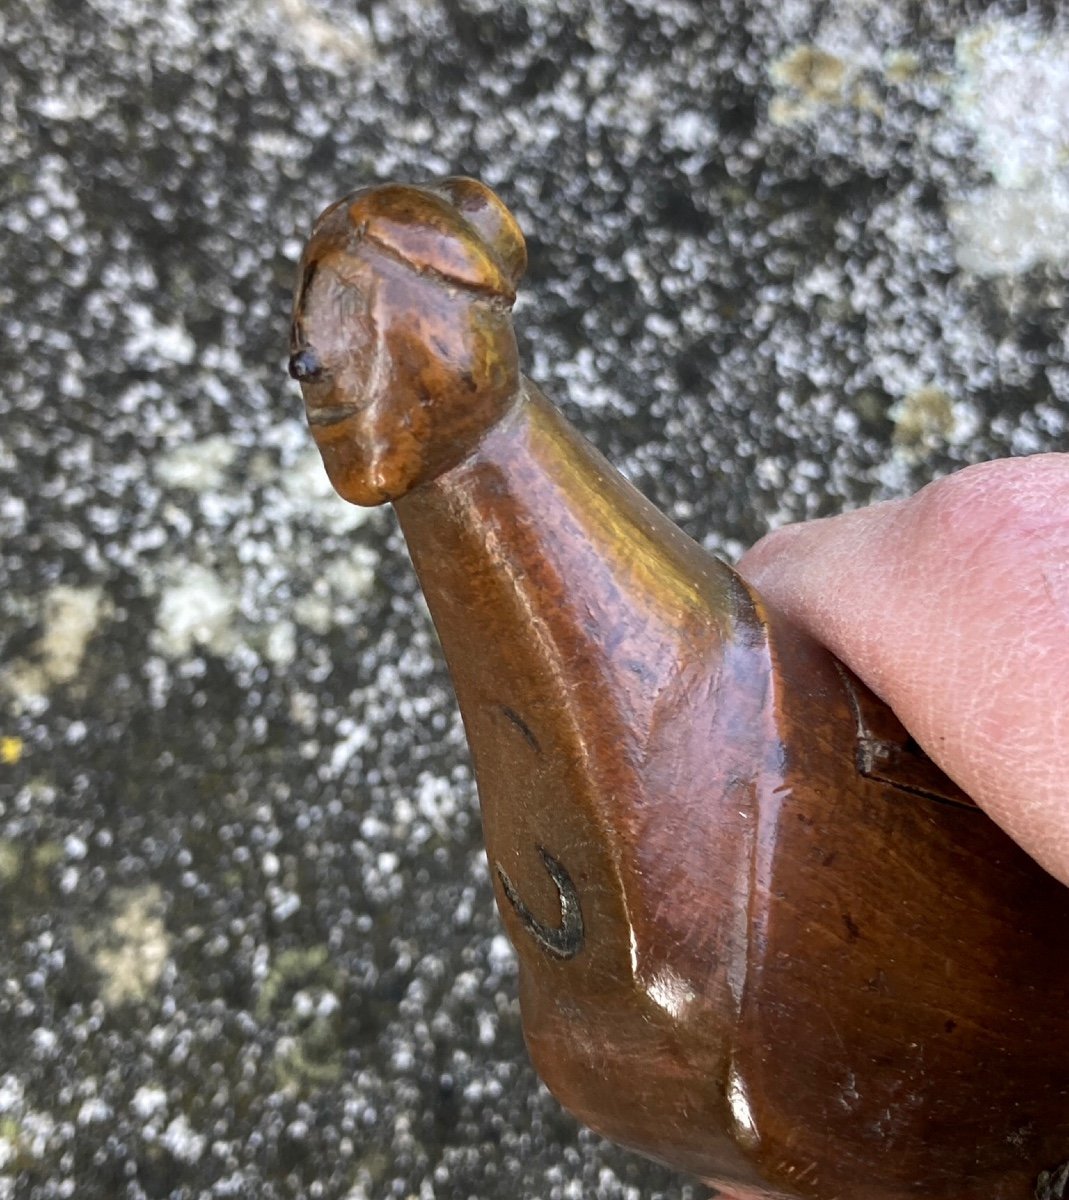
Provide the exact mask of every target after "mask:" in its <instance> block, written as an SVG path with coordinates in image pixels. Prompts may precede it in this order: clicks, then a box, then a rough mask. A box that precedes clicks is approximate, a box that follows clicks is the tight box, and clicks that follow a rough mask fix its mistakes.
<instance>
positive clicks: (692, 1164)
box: [291, 179, 1069, 1200]
mask: <svg viewBox="0 0 1069 1200" xmlns="http://www.w3.org/2000/svg"><path fill="white" fill-rule="evenodd" d="M525 261H526V257H525V252H524V248H523V239H522V235H521V234H520V231H519V229H518V227H517V226H516V223H515V221H514V220H513V218H512V217H511V215H510V214H509V213H508V212H507V210H506V209H505V208H504V206H503V205H502V204H501V202H500V201H499V200H498V199H497V197H496V196H494V195H493V193H492V192H490V191H489V190H488V189H486V188H485V187H483V186H482V185H481V184H478V183H476V182H474V181H472V180H465V179H449V180H443V181H440V182H437V183H434V184H428V185H424V186H421V187H406V186H401V185H397V184H388V185H383V186H381V187H376V188H369V189H364V190H362V191H359V192H356V193H353V194H352V195H351V196H347V197H345V198H344V199H343V200H341V201H339V202H338V203H337V204H335V205H333V206H331V207H330V208H329V209H327V210H326V212H325V213H324V214H323V215H322V216H321V217H320V218H319V220H318V221H317V223H316V225H315V228H314V230H313V232H312V236H311V239H310V241H309V243H308V246H307V249H306V250H305V253H304V257H303V259H302V262H301V268H300V275H299V279H298V286H297V293H296V297H295V301H294V318H293V330H292V344H291V355H292V357H291V372H292V373H293V374H294V376H295V377H297V378H299V379H300V381H301V384H302V389H303V392H304V397H305V401H306V405H307V410H308V419H309V423H310V427H311V430H312V433H313V435H314V437H315V440H316V443H317V445H318V446H319V449H320V451H321V452H322V455H323V459H324V463H325V464H326V468H327V471H328V473H329V475H330V478H331V480H332V482H333V484H334V486H335V488H336V489H337V490H338V492H339V493H340V494H341V495H342V496H343V497H345V498H346V499H348V500H352V501H354V502H356V503H360V504H377V503H382V502H385V501H392V502H393V504H394V506H395V508H396V511H397V515H398V517H399V519H400V521H401V525H402V528H403V530H404V533H405V537H406V539H407V542H408V546H409V549H410V551H411V554H412V560H413V562H414V564H415V567H416V570H417V572H418V574H419V578H420V582H421V584H422V586H423V590H424V592H425V594H426V597H427V602H428V604H429V606H430V611H431V614H432V616H433V619H434V623H435V627H436V629H437V631H438V635H439V637H440V639H441V643H442V647H443V650H444V652H445V656H446V660H447V662H448V664H449V669H450V672H451V674H452V677H453V681H454V685H455V688H456V693H457V698H458V701H459V703H460V708H461V712H462V714H463V717H464V723H465V728H466V730H467V735H468V740H469V744H470V747H471V754H472V759H473V761H474V766H475V774H476V778H477V781H478V788H479V796H480V800H481V805H482V812H483V821H484V830H485V837H486V846H487V853H488V856H489V860H490V864H491V868H492V875H493V880H494V887H495V891H496V896H497V902H498V906H499V908H500V910H501V915H502V919H503V921H504V923H505V926H506V928H507V930H508V933H509V936H510V937H511V939H512V941H513V944H514V945H515V947H516V951H517V954H518V957H519V963H520V998H521V1004H522V1012H523V1022H524V1030H525V1034H526V1039H527V1044H528V1047H529V1049H530V1052H531V1055H532V1058H533V1059H534V1062H535V1065H536V1067H537V1069H538V1071H539V1073H540V1074H541V1075H542V1077H543V1079H544V1080H545V1081H546V1083H547V1084H548V1086H549V1087H550V1089H551V1090H552V1091H553V1093H554V1094H555V1095H556V1096H557V1097H558V1098H559V1099H560V1101H561V1102H562V1103H563V1104H564V1105H566V1106H567V1107H568V1108H569V1109H571V1110H572V1111H573V1112H574V1113H575V1114H576V1115H577V1116H579V1117H580V1118H581V1119H582V1120H583V1121H585V1122H587V1123H588V1124H589V1125H591V1126H592V1127H593V1128H595V1129H597V1130H598V1131H600V1132H602V1133H604V1134H605V1135H607V1136H608V1137H611V1138H613V1139H615V1140H617V1141H619V1142H622V1143H623V1144H625V1145H627V1146H631V1147H633V1148H635V1149H636V1150H639V1151H641V1152H643V1153H645V1154H647V1155H650V1156H652V1157H654V1158H657V1159H661V1160H663V1161H665V1162H667V1163H670V1164H672V1165H673V1166H676V1167H679V1168H682V1169H684V1170H686V1171H690V1172H693V1173H695V1174H697V1175H699V1176H701V1177H703V1178H704V1179H706V1180H709V1181H711V1182H714V1183H715V1184H717V1185H718V1186H720V1187H722V1188H724V1190H725V1191H727V1192H728V1193H729V1194H732V1195H736V1196H739V1197H766V1198H771V1197H810V1198H813V1200H904V1198H906V1197H920V1198H927V1200H1029V1198H1030V1197H1032V1196H1033V1193H1034V1191H1035V1189H1036V1188H1037V1186H1039V1187H1040V1188H1043V1187H1046V1188H1048V1190H1049V1189H1050V1187H1051V1180H1052V1179H1055V1178H1056V1175H1057V1169H1058V1166H1059V1164H1060V1163H1061V1162H1062V1161H1064V1160H1065V1159H1066V1158H1069V955H1067V953H1066V946H1067V941H1069V890H1067V889H1065V888H1063V887H1062V886H1061V885H1060V884H1058V883H1057V882H1056V881H1055V880H1053V879H1052V878H1051V877H1050V876H1048V875H1047V874H1045V873H1044V872H1043V871H1042V870H1041V869H1040V868H1039V867H1038V866H1036V865H1035V864H1034V863H1033V862H1032V860H1031V859H1029V858H1028V857H1027V856H1026V855H1025V854H1024V853H1023V852H1022V851H1021V850H1020V849H1018V848H1017V846H1016V845H1014V844H1013V843H1012V842H1011V841H1010V840H1009V839H1008V838H1007V837H1006V836H1005V835H1004V834H1003V833H1002V832H1001V831H1000V830H999V829H998V828H997V827H996V826H995V825H994V824H993V823H992V822H991V821H990V820H989V819H988V818H987V817H986V816H985V815H984V813H982V812H981V811H980V810H979V809H977V808H976V806H975V805H974V804H973V803H972V802H971V801H970V800H969V799H968V797H967V796H965V795H964V794H963V793H962V792H961V791H960V790H959V789H958V788H957V787H956V786H955V785H954V784H953V783H952V782H951V781H950V780H948V779H947V778H946V777H945V776H943V775H942V774H941V773H940V772H939V771H938V770H937V769H936V768H935V767H934V766H933V765H932V763H931V762H930V761H929V760H928V759H927V758H925V757H924V755H923V754H922V753H921V752H920V750H919V749H918V748H917V747H916V746H915V745H914V744H913V743H912V741H911V740H910V739H909V737H908V735H907V734H906V732H905V730H903V728H902V727H901V725H900V724H899V722H898V721H897V719H896V718H895V717H894V715H893V714H892V713H891V712H890V710H888V709H887V708H886V706H885V705H883V704H882V702H881V701H880V700H878V699H877V698H876V697H875V696H874V695H872V693H870V692H869V691H868V690H867V689H866V688H865V687H864V686H863V685H862V684H861V683H860V682H859V681H858V680H857V679H856V678H854V677H853V676H852V675H851V674H850V672H849V671H847V670H846V669H845V668H844V667H843V666H842V665H841V664H840V663H838V662H837V661H836V660H835V659H834V658H833V657H832V656H831V655H830V654H829V653H828V652H827V651H826V650H824V649H823V648H822V647H820V646H819V645H817V644H816V643H814V642H813V641H812V640H811V639H810V638H808V637H807V636H806V635H804V634H802V633H801V632H800V631H798V630H797V629H795V628H793V627H792V626H790V625H789V624H788V623H787V622H786V621H785V620H784V619H783V618H782V617H781V616H780V615H779V614H778V613H777V612H775V611H774V610H772V609H771V608H770V607H769V606H768V605H767V604H765V602H764V601H763V600H762V599H761V597H760V596H759V595H757V594H756V593H755V592H754V590H753V589H752V588H750V587H749V586H748V585H747V584H746V583H745V582H744V581H743V580H742V579H741V578H740V577H739V576H738V575H737V574H736V573H735V572H734V571H733V570H731V568H730V567H728V566H726V565H725V564H724V563H722V562H720V561H718V560H717V559H716V558H714V557H713V556H712V555H710V554H708V553H707V552H705V551H704V550H703V549H702V548H701V547H699V546H698V545H697V544H696V543H694V542H693V541H691V540H690V539H689V538H687V537H686V536H685V535H684V534H683V533H682V532H681V531H680V530H679V529H678V528H677V527H676V526H674V525H673V524H672V523H671V522H670V521H669V520H668V519H667V518H666V517H664V516H663V515H662V514H661V513H660V512H658V511H657V510H656V509H655V508H654V507H653V506H652V505H651V504H650V503H649V502H648V501H647V500H645V499H644V498H643V497H642V496H641V495H640V494H639V493H638V492H637V491H636V490H635V489H634V488H632V487H631V486H630V485H629V484H627V483H626V482H625V481H624V480H623V479H622V477H621V476H620V475H619V474H618V473H617V472H616V471H615V470H614V469H613V468H612V466H610V465H609V463H608V462H606V460H605V459H604V458H602V457H601V455H600V454H598V453H597V451H595V450H594V449H593V448H592V447H591V446H590V445H589V444H588V443H587V442H586V441H584V440H583V439H582V438H581V437H580V436H579V435H578V434H577V433H576V431H575V430H574V429H573V428H572V427H571V426H570V425H569V424H568V423H567V421H565V420H564V418H563V417H562V416H561V415H560V413H558V412H557V411H556V410H555V409H554V408H553V407H552V406H551V405H550V404H549V402H548V401H547V400H546V399H545V398H544V397H543V396H542V394H541V393H540V392H539V391H538V389H537V388H536V387H535V386H534V385H533V384H532V383H530V382H529V381H528V380H526V379H525V378H523V376H522V375H521V374H520V372H519V368H518V365H517V356H516V343H515V339H514V335H513V331H512V326H511V320H510V311H509V310H510V307H511V304H512V301H513V299H514V295H515V287H516V283H517V281H518V279H519V276H520V275H521V274H522V271H523V268H524V265H525ZM1042 1172H1047V1175H1046V1176H1042V1177H1041V1173H1042ZM1054 1194H1055V1193H1054V1192H1053V1191H1052V1192H1051V1195H1054Z"/></svg>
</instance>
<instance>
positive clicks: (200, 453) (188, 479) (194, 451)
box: [156, 434, 237, 492]
mask: <svg viewBox="0 0 1069 1200" xmlns="http://www.w3.org/2000/svg"><path fill="white" fill-rule="evenodd" d="M236 453H237V451H236V450H235V449H234V446H233V444H232V443H231V442H230V441H228V440H227V438H225V437H223V436H222V435H221V434H217V435H216V436H215V437H208V438H204V439H203V440H201V441H199V442H193V443H191V444H190V445H187V446H179V447H177V448H176V449H174V450H172V451H171V453H170V454H167V455H165V456H164V457H163V458H161V459H160V460H159V462H157V464H156V478H157V479H159V481H160V482H161V483H162V484H164V485H165V486H167V487H181V488H189V489H190V490H191V491H194V492H207V491H211V490H213V489H215V488H219V487H222V485H223V483H224V482H225V480H226V473H227V470H228V468H229V467H230V465H231V463H233V461H234V457H235V455H236Z"/></svg>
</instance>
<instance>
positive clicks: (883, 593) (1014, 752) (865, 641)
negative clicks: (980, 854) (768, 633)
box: [739, 454, 1069, 884]
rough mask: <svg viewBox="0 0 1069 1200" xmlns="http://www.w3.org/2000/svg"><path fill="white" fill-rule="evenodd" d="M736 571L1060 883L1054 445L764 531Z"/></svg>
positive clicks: (1066, 560)
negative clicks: (869, 693) (833, 658)
mask: <svg viewBox="0 0 1069 1200" xmlns="http://www.w3.org/2000/svg"><path fill="white" fill-rule="evenodd" d="M739 571H740V573H741V574H742V575H743V576H744V577H745V578H746V579H747V580H748V581H749V582H750V583H752V584H753V585H754V586H755V587H757V588H758V589H759V590H760V591H761V592H762V593H763V594H764V595H765V596H766V597H767V598H768V599H769V600H771V601H772V602H773V603H774V604H775V605H777V607H779V608H780V609H781V610H782V611H783V612H785V613H786V614H787V616H788V617H790V619H791V620H793V621H795V622H796V623H797V624H799V625H801V626H802V627H803V628H804V629H806V630H807V631H808V632H809V633H811V634H812V635H813V636H814V637H815V638H816V639H817V640H818V641H820V642H822V643H823V644H824V645H826V646H828V647H829V648H830V649H831V650H832V651H833V652H834V653H835V654H836V655H837V656H838V657H839V658H841V659H842V660H843V661H844V662H845V663H846V664H847V665H848V666H849V667H850V668H851V669H852V670H854V671H855V672H856V673H857V674H858V675H859V676H860V677H861V678H862V679H863V680H864V681H865V682H866V683H867V684H868V685H869V686H870V687H871V688H872V689H873V690H874V691H875V692H876V693H877V694H878V695H880V696H881V697H882V698H883V699H884V700H886V701H887V702H888V703H889V704H890V705H891V707H892V708H893V709H894V710H895V712H896V713H897V714H898V716H899V717H900V719H901V720H902V722H903V723H904V724H905V725H906V727H907V728H908V729H909V730H910V732H911V733H912V734H913V736H914V737H915V738H916V739H917V741H918V742H919V743H920V744H921V746H923V748H924V749H925V750H926V751H927V753H928V754H929V755H930V757H931V758H932V759H934V761H935V762H936V763H938V764H939V765H940V766H941V767H942V768H943V770H945V771H946V772H947V774H948V775H950V777H951V778H952V779H954V780H955V782H957V783H958V784H960V785H961V787H963V788H964V789H965V791H967V792H968V793H969V795H970V796H972V797H973V798H974V799H975V800H976V801H977V803H978V804H980V805H981V806H982V807H983V808H984V809H986V811H987V812H988V813H989V814H990V816H991V817H992V818H994V820H996V821H997V822H998V823H999V824H1000V825H1001V826H1002V827H1003V828H1004V829H1005V830H1006V831H1007V833H1009V834H1010V836H1011V837H1013V838H1014V839H1015V840H1016V841H1017V842H1018V843H1019V844H1020V845H1021V846H1022V847H1023V848H1024V849H1025V850H1027V851H1028V853H1029V854H1031V855H1032V856H1033V857H1034V858H1035V859H1036V860H1037V861H1038V862H1039V863H1041V864H1042V866H1044V867H1045V868H1046V869H1047V870H1048V871H1049V872H1050V873H1051V874H1052V875H1054V876H1055V877H1056V878H1057V879H1060V880H1061V881H1062V882H1063V883H1066V884H1069V454H1041V455H1035V456H1033V457H1029V458H1016V459H1005V460H1002V461H997V462H990V463H983V464H981V465H979V466H974V467H969V468H966V469H965V470H963V471H960V472H959V473H957V474H955V475H951V476H948V477H947V478H945V479H941V480H938V481H937V482H935V483H933V484H930V485H929V486H928V487H926V488H924V489H923V490H922V491H920V492H918V493H917V494H916V495H915V496H912V497H910V498H908V499H905V500H892V501H887V502H885V503H882V504H876V505H873V506H872V507H871V508H866V509H862V510H859V511H857V512H851V513H846V514H844V515H842V516H837V517H831V518H828V519H826V520H822V521H813V522H810V523H807V524H801V525H793V526H788V527H786V528H783V529H779V530H776V531H775V532H774V533H771V534H769V535H768V536H767V537H765V538H763V539H762V540H761V541H760V542H758V544H757V545H756V546H754V548H753V549H752V550H750V551H749V552H748V553H747V554H746V555H745V557H744V558H743V560H742V562H741V563H740V564H739Z"/></svg>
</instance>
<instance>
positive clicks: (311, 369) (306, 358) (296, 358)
mask: <svg viewBox="0 0 1069 1200" xmlns="http://www.w3.org/2000/svg"><path fill="white" fill-rule="evenodd" d="M322 374H323V364H322V363H321V362H320V361H319V356H318V355H317V354H316V352H315V351H314V350H312V349H311V348H310V347H308V346H306V347H305V348H304V349H303V350H298V351H297V353H296V354H291V355H290V375H291V376H292V378H294V379H296V380H297V381H298V383H314V382H315V381H316V380H317V379H318V378H319V377H320V375H322Z"/></svg>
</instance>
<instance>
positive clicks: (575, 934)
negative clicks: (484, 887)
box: [494, 846, 585, 958]
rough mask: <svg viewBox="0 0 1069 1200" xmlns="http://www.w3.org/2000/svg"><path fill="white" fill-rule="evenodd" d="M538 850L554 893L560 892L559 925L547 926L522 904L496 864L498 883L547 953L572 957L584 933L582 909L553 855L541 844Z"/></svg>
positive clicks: (566, 875) (566, 874) (581, 942)
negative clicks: (552, 883)
mask: <svg viewBox="0 0 1069 1200" xmlns="http://www.w3.org/2000/svg"><path fill="white" fill-rule="evenodd" d="M538 853H539V854H540V855H541V856H542V861H543V862H544V863H545V865H546V870H547V871H548V872H549V877H550V879H552V880H553V882H554V883H555V884H556V885H557V892H558V893H559V894H560V925H558V926H553V925H547V924H545V922H544V921H540V920H539V919H538V918H537V917H536V916H535V915H534V913H533V912H531V910H530V909H529V908H528V907H527V905H526V904H524V902H523V900H522V899H521V898H520V894H519V892H517V891H516V887H515V885H514V884H513V882H512V880H511V879H509V877H508V876H507V875H506V874H505V870H504V868H503V867H502V866H501V864H500V863H495V864H494V866H495V869H496V870H497V874H498V878H499V879H500V880H501V886H502V887H503V888H504V889H505V895H506V896H507V897H508V900H509V903H510V904H511V905H512V907H513V908H514V909H515V910H516V915H517V916H518V917H519V918H520V921H521V922H522V923H523V926H524V928H525V929H526V930H527V932H528V933H529V934H530V935H531V936H532V937H533V938H534V939H535V941H537V942H540V943H541V944H542V945H543V946H544V947H545V948H546V949H547V950H548V951H549V952H550V954H555V955H556V956H557V958H574V957H575V956H576V955H577V954H578V953H579V951H580V949H581V948H582V945H583V938H584V936H585V931H584V929H583V912H582V909H581V908H580V907H579V894H578V892H576V890H575V884H574V883H572V880H571V876H570V875H569V874H568V872H567V871H566V870H565V869H564V867H562V866H561V864H560V863H559V862H558V861H557V860H556V859H555V858H554V857H553V855H552V854H550V853H549V851H548V850H546V849H544V848H543V847H542V846H539V847H538Z"/></svg>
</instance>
